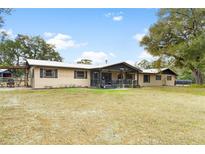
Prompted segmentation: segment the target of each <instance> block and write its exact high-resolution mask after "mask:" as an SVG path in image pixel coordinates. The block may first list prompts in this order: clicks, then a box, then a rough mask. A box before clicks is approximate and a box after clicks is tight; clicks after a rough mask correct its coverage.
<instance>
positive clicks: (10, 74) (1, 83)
mask: <svg viewBox="0 0 205 154" xmlns="http://www.w3.org/2000/svg"><path fill="white" fill-rule="evenodd" d="M0 70H7V71H4V72H2V73H0V88H6V87H9V88H14V87H28V81H29V77H28V66H27V65H26V66H0ZM19 70H20V72H22V75H21V76H17V74H18V73H17V71H18V72H19Z"/></svg>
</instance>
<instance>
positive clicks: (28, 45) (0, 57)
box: [0, 35, 62, 65]
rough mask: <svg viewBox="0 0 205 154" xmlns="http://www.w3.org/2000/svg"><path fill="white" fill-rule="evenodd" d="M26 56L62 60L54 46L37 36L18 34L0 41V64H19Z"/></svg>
mask: <svg viewBox="0 0 205 154" xmlns="http://www.w3.org/2000/svg"><path fill="white" fill-rule="evenodd" d="M27 58H28V59H38V60H51V61H62V57H61V56H60V54H59V53H58V52H57V51H55V47H54V46H53V45H50V44H47V43H46V41H45V40H44V39H42V38H41V37H39V36H31V37H29V36H27V35H18V36H17V37H16V38H15V40H9V39H7V40H4V41H3V42H0V63H1V65H20V63H21V62H23V61H24V60H25V59H27Z"/></svg>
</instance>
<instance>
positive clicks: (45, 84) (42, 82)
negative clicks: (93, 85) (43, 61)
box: [29, 67, 176, 88]
mask: <svg viewBox="0 0 205 154" xmlns="http://www.w3.org/2000/svg"><path fill="white" fill-rule="evenodd" d="M42 68H46V67H42ZM57 69H58V78H40V67H31V68H30V70H29V74H30V80H29V85H30V86H31V87H32V88H51V87H53V88H59V87H74V86H75V87H90V71H89V70H87V79H75V78H74V70H77V69H69V68H57ZM118 74H119V73H118V72H112V80H117V75H118ZM148 75H150V82H149V83H144V82H143V77H144V73H143V74H139V85H140V86H174V85H175V80H176V76H175V75H170V76H172V80H171V81H169V80H167V76H168V75H169V74H161V80H156V74H148ZM135 79H136V80H137V73H136V74H135Z"/></svg>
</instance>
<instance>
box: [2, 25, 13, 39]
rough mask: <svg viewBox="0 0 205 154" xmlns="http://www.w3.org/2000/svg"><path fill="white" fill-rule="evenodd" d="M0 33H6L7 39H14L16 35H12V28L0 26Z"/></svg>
mask: <svg viewBox="0 0 205 154" xmlns="http://www.w3.org/2000/svg"><path fill="white" fill-rule="evenodd" d="M0 33H4V34H6V35H7V37H8V38H9V39H14V38H15V37H16V35H14V33H13V30H12V29H3V28H1V29H0Z"/></svg>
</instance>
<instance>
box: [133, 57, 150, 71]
mask: <svg viewBox="0 0 205 154" xmlns="http://www.w3.org/2000/svg"><path fill="white" fill-rule="evenodd" d="M136 65H137V66H139V67H140V68H143V69H150V68H152V64H151V62H149V61H148V60H146V59H143V60H141V61H140V62H139V63H137V64H136Z"/></svg>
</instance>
